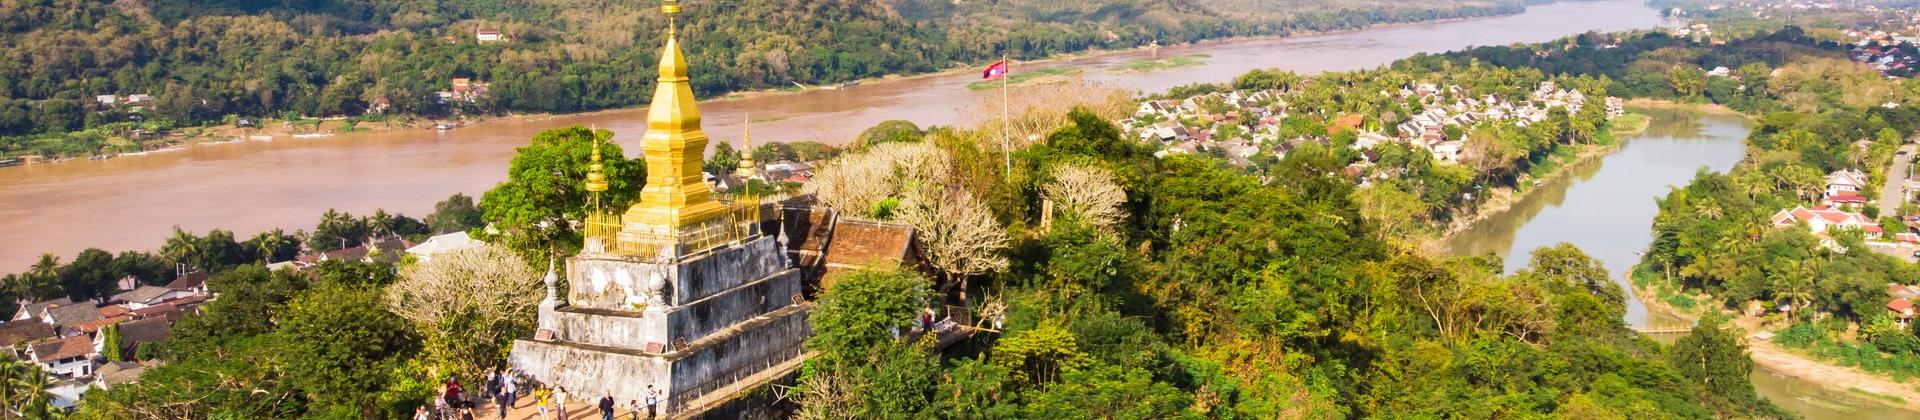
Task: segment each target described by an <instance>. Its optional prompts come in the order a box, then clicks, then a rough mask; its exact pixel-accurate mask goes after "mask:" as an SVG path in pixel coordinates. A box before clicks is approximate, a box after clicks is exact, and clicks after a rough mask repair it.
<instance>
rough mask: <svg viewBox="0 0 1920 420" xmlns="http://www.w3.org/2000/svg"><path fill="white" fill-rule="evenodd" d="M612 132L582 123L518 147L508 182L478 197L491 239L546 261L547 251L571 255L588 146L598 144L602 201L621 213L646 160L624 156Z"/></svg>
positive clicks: (580, 216)
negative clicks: (603, 181) (603, 186)
mask: <svg viewBox="0 0 1920 420" xmlns="http://www.w3.org/2000/svg"><path fill="white" fill-rule="evenodd" d="M612 138H613V132H612V131H607V130H599V131H593V130H588V129H587V128H586V127H580V126H573V127H568V128H561V129H554V130H547V131H542V132H540V134H537V135H534V137H533V140H532V144H529V145H527V146H526V147H521V148H519V149H518V151H517V153H516V154H515V155H514V157H513V163H511V164H509V165H508V168H507V180H506V181H504V182H501V183H500V185H496V186H494V187H493V189H491V190H487V193H486V194H484V195H482V196H481V197H480V208H481V209H482V210H484V213H485V216H486V222H487V223H488V231H489V232H497V233H496V234H494V235H491V236H493V237H494V238H495V239H496V240H494V242H495V243H499V244H502V245H505V246H506V247H507V248H508V249H512V250H514V251H515V252H519V253H520V254H521V255H524V256H526V259H527V261H529V262H540V261H546V260H547V257H548V255H549V251H550V250H554V251H559V252H560V253H561V254H563V255H570V254H572V253H573V252H575V251H576V250H577V249H578V248H579V247H580V246H581V240H582V237H581V231H580V230H579V229H578V227H577V224H578V223H579V222H580V221H582V220H584V219H585V217H586V215H587V212H588V208H587V205H588V201H587V198H588V194H587V193H588V192H587V189H586V178H587V167H588V165H589V164H590V161H591V160H592V156H593V148H594V146H595V145H596V144H597V145H599V147H600V155H601V165H602V166H603V169H602V172H604V173H605V174H606V176H607V191H606V192H605V193H604V195H603V197H602V199H601V200H602V204H603V205H605V206H606V209H607V211H608V212H610V213H614V214H619V213H621V212H624V211H625V210H626V208H627V206H628V204H629V203H631V201H632V200H633V199H634V198H635V197H636V196H637V194H638V193H639V191H640V188H641V187H642V186H644V184H645V183H646V182H645V180H646V161H645V160H644V159H627V158H626V155H624V154H622V153H621V151H620V145H619V144H616V143H614V142H613V141H612Z"/></svg>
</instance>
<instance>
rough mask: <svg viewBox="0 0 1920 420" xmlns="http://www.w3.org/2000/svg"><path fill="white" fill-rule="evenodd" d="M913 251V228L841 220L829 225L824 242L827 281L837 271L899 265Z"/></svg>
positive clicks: (834, 275)
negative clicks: (830, 234)
mask: <svg viewBox="0 0 1920 420" xmlns="http://www.w3.org/2000/svg"><path fill="white" fill-rule="evenodd" d="M912 251H913V227H911V226H906V225H896V224H887V223H875V222H856V221H842V222H839V223H835V224H834V226H833V240H832V241H831V242H828V244H827V255H826V262H827V264H826V266H827V267H826V268H827V270H826V273H825V276H824V277H825V280H823V282H826V283H830V282H831V280H832V279H835V278H838V277H839V275H840V274H842V273H845V272H847V271H851V270H856V269H860V268H865V267H899V266H900V265H901V264H903V263H905V262H906V261H908V258H909V257H910V253H911V252H912Z"/></svg>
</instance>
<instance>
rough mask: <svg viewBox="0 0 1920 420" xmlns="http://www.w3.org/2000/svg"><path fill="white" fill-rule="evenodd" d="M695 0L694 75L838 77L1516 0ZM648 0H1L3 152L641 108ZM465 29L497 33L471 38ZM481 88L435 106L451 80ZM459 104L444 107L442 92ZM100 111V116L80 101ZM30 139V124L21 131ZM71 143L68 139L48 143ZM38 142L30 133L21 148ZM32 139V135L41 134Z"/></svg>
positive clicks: (1488, 8) (1322, 26)
mask: <svg viewBox="0 0 1920 420" xmlns="http://www.w3.org/2000/svg"><path fill="white" fill-rule="evenodd" d="M1405 3H1406V2H1387V1H1381V0H1336V1H1304V0H1227V1H1219V2H1210V1H1199V0H1006V1H998V2H995V1H985V0H982V1H960V2H956V1H952V0H711V1H690V2H687V3H685V6H686V9H687V12H688V13H687V14H686V16H685V18H684V19H685V20H686V22H685V24H684V25H685V26H684V28H685V30H684V31H683V34H684V35H685V36H684V37H685V39H684V40H683V42H685V43H686V50H687V52H688V53H689V54H691V55H692V57H690V58H692V59H693V60H694V63H695V69H694V70H695V71H696V72H699V73H700V74H702V76H701V77H698V78H695V80H694V83H695V88H696V89H697V90H698V91H699V92H700V93H701V94H702V95H714V94H716V93H721V92H726V91H737V90H744V89H759V88H769V87H784V86H790V85H791V84H792V83H793V82H798V83H803V84H821V83H835V82H842V81H848V80H856V79H860V78H865V77H873V76H880V75H885V74H896V73H915V72H926V71H932V70H937V69H941V68H948V67H952V66H956V65H962V64H966V63H980V62H984V61H986V60H989V59H991V58H994V57H999V56H1001V55H1002V54H1003V48H1011V54H1012V55H1013V56H1015V57H1026V58H1031V57H1040V56H1046V55H1050V54H1056V53H1062V52H1071V51H1080V50H1085V49H1089V48H1096V47H1098V48H1124V47H1131V46H1137V45H1142V44H1146V43H1148V42H1152V41H1159V42H1162V43H1172V42H1184V41H1191V40H1197V39H1205V38H1217V37H1223V36H1233V35H1255V34H1279V33H1291V32H1298V31H1303V30H1328V29H1339V28H1352V27H1358V26H1364V25H1367V24H1373V23H1385V22H1405V21H1418V20H1431V19H1439V18H1448V17H1463V16H1480V15H1491V14H1501V13H1514V12H1518V11H1520V10H1522V8H1523V7H1524V6H1523V0H1439V1H1426V2H1413V3H1416V4H1405ZM657 5H658V2H657V1H652V0H591V1H589V0H461V1H452V0H377V1H376V0H315V1H259V0H117V1H103V0H16V1H6V2H0V136H6V137H9V139H8V140H7V141H5V142H0V143H4V144H0V146H3V147H0V150H5V151H13V152H26V151H29V150H26V149H30V148H31V149H35V150H32V151H34V152H39V153H45V154H51V153H54V152H58V151H56V150H38V149H41V148H44V147H51V146H54V145H58V144H59V143H65V142H71V141H49V140H48V139H47V138H46V137H48V136H49V135H54V134H62V133H69V132H73V131H76V130H80V129H83V128H92V127H100V126H103V125H106V124H109V123H113V122H118V121H126V120H128V117H129V115H127V113H128V112H132V111H131V110H130V109H103V108H108V107H105V106H101V105H98V104H96V103H95V101H94V98H95V96H96V95H108V94H117V95H129V94H151V95H153V96H154V104H153V106H152V107H150V109H148V110H146V111H144V112H146V113H147V115H145V118H146V119H147V120H149V121H165V122H170V123H174V124H178V125H191V124H197V123H204V122H210V121H217V120H220V119H222V118H226V117H229V116H256V117H260V116H265V117H279V116H291V115H303V116H339V115H357V114H360V113H363V112H366V111H367V110H368V108H369V107H370V105H371V104H374V103H380V102H391V105H392V107H391V108H390V109H388V110H387V112H388V113H402V114H423V115H442V114H446V113H450V112H455V111H468V112H491V111H526V112H570V111H580V110H589V109H598V108H608V107H618V106H629V105H636V104H640V103H643V102H644V101H645V96H644V95H646V93H647V91H648V88H649V87H651V83H652V80H651V79H652V73H651V72H648V71H645V70H644V69H645V68H646V67H647V66H650V65H652V64H653V61H654V60H655V55H656V54H657V48H658V47H659V45H660V42H659V37H660V36H661V35H662V32H664V31H663V30H662V29H663V27H664V25H665V22H664V17H663V16H661V14H660V13H659V12H658V9H657V7H656V6H657ZM479 29H494V30H499V31H500V32H502V34H504V35H505V36H506V37H507V38H508V39H509V40H508V41H505V42H494V43H485V44H483V43H480V42H478V41H477V40H476V37H475V34H476V31H477V30H479ZM462 77H467V78H473V80H475V81H486V82H490V83H491V94H490V95H488V96H487V97H486V98H484V99H482V100H480V101H478V102H476V103H472V104H464V103H455V104H454V105H451V106H452V107H454V108H464V109H453V108H449V106H447V105H441V104H439V103H438V101H437V100H436V98H435V96H434V93H435V92H437V91H442V90H448V89H450V84H451V80H452V79H454V78H462ZM456 102H457V101H456ZM95 111H105V112H95ZM26 136H39V138H38V139H35V140H39V141H33V142H30V141H29V139H27V138H26ZM63 140H73V139H63ZM30 143H32V144H37V145H38V146H33V145H30ZM43 146H44V147H43Z"/></svg>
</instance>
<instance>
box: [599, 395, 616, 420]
mask: <svg viewBox="0 0 1920 420" xmlns="http://www.w3.org/2000/svg"><path fill="white" fill-rule="evenodd" d="M600 420H613V393H607V396H604V397H600Z"/></svg>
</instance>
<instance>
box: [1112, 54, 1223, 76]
mask: <svg viewBox="0 0 1920 420" xmlns="http://www.w3.org/2000/svg"><path fill="white" fill-rule="evenodd" d="M1206 57H1207V55H1206V54H1194V55H1184V56H1179V57H1174V58H1169V59H1165V60H1149V59H1144V58H1143V59H1137V60H1133V61H1131V62H1128V63H1127V64H1122V65H1120V66H1119V67H1114V68H1113V69H1111V70H1107V71H1108V72H1112V73H1146V72H1150V71H1160V70H1166V69H1174V68H1180V67H1187V66H1197V65H1201V64H1206V63H1205V62H1203V61H1200V59H1201V58H1206Z"/></svg>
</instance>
